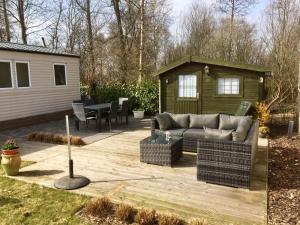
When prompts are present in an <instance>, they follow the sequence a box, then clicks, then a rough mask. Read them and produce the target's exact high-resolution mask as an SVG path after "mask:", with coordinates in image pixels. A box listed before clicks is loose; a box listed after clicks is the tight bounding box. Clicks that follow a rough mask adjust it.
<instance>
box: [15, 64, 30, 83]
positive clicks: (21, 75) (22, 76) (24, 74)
mask: <svg viewBox="0 0 300 225" xmlns="http://www.w3.org/2000/svg"><path fill="white" fill-rule="evenodd" d="M16 70H17V80H18V87H29V86H30V81H29V64H28V63H27V62H16Z"/></svg>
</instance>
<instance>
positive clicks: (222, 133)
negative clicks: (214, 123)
mask: <svg viewBox="0 0 300 225" xmlns="http://www.w3.org/2000/svg"><path fill="white" fill-rule="evenodd" d="M232 132H233V130H219V129H211V128H208V127H204V135H205V138H208V139H218V140H228V141H230V140H232Z"/></svg>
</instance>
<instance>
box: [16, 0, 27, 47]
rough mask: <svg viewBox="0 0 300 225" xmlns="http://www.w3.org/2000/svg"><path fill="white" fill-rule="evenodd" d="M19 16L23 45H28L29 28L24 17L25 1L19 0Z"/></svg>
mask: <svg viewBox="0 0 300 225" xmlns="http://www.w3.org/2000/svg"><path fill="white" fill-rule="evenodd" d="M18 16H19V23H20V28H21V36H22V41H23V44H27V27H26V22H25V15H24V0H18Z"/></svg>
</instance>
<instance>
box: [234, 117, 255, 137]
mask: <svg viewBox="0 0 300 225" xmlns="http://www.w3.org/2000/svg"><path fill="white" fill-rule="evenodd" d="M251 125H252V119H251V118H249V117H248V118H243V119H241V120H240V121H239V123H238V126H237V128H236V131H234V132H232V140H233V141H238V142H243V141H245V139H246V137H247V135H248V132H249V130H250V128H251Z"/></svg>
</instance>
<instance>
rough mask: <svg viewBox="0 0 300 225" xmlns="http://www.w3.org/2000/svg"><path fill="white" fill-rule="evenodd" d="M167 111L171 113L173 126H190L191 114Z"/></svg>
mask: <svg viewBox="0 0 300 225" xmlns="http://www.w3.org/2000/svg"><path fill="white" fill-rule="evenodd" d="M165 113H167V114H169V115H170V118H171V122H172V127H173V128H189V117H190V116H189V114H172V113H168V112H165Z"/></svg>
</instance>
